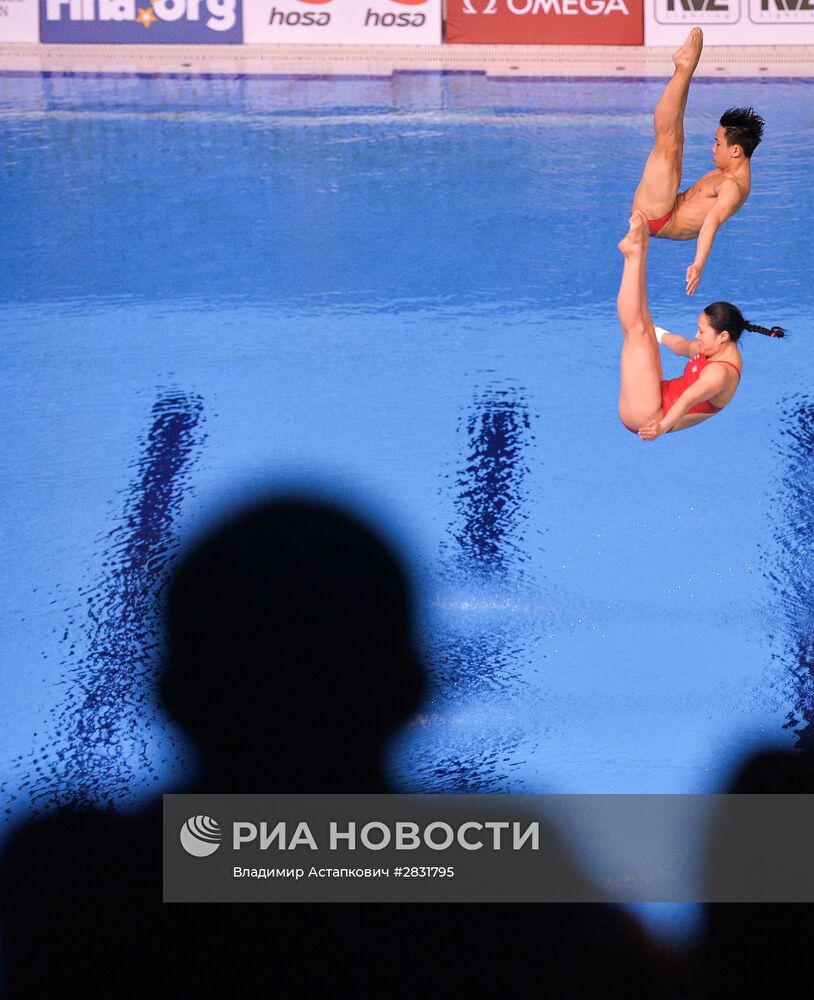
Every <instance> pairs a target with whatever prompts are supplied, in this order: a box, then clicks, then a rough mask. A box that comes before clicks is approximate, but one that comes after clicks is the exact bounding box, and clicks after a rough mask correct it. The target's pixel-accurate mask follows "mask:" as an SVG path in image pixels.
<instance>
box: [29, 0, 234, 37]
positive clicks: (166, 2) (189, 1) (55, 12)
mask: <svg viewBox="0 0 814 1000" xmlns="http://www.w3.org/2000/svg"><path fill="white" fill-rule="evenodd" d="M236 7H237V0H46V4H45V17H46V20H48V21H61V20H62V15H63V10H64V12H65V13H66V14H67V20H70V21H136V22H138V23H139V24H140V25H141V26H142V27H143V28H151V27H152V26H153V24H155V22H156V21H178V20H180V19H181V18H185V19H186V20H187V21H203V22H204V26H205V27H207V28H210V29H211V30H212V31H229V30H230V29H232V28H234V26H235V22H236V21H237V12H236ZM202 8H203V9H202Z"/></svg>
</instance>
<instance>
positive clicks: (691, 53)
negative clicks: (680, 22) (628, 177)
mask: <svg viewBox="0 0 814 1000" xmlns="http://www.w3.org/2000/svg"><path fill="white" fill-rule="evenodd" d="M703 45H704V36H703V34H702V33H701V29H700V28H693V29H692V31H691V32H690V33H689V35H688V36H687V40H686V41H685V42H684V44H683V45H682V46H681V48H680V49H679V50H678V51H677V52H676V53H675V54H674V55H673V62H674V63H675V72H674V73H673V76H672V79H671V80H670V82H669V83H668V84H667V86H666V87H665V88H664V93H663V94H662V95H661V97H660V98H659V101H658V104H656V109H655V111H654V112H653V131H654V133H655V142H654V144H653V149H652V152H651V153H650V156H649V157H648V159H647V163H646V164H645V166H644V170H643V171H642V179H641V180H640V181H639V186H638V188H637V189H636V194H635V195H634V197H633V207H634V208H638V209H640V210H641V211H642V212H644V214H645V215H646V216H647V218H648V219H660V218H662V217H663V216H665V215H667V213H668V212H669V211H671V210H672V208H673V206H674V205H675V200H676V195H677V194H678V189H679V186H680V185H681V161H682V159H683V156H684V111H685V109H686V107H687V96H688V95H689V92H690V83H691V82H692V75H693V73H694V72H695V68H696V66H697V65H698V60H699V59H700V58H701V49H702V48H703Z"/></svg>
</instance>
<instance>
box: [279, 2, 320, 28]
mask: <svg viewBox="0 0 814 1000" xmlns="http://www.w3.org/2000/svg"><path fill="white" fill-rule="evenodd" d="M297 2H298V3H304V4H313V5H314V6H319V7H321V6H323V5H324V4H327V3H331V2H332V0H297ZM268 23H269V25H274V26H276V27H282V26H283V25H286V24H287V25H288V26H289V27H291V28H294V27H300V28H312V27H317V28H324V27H325V26H326V25H328V24H330V23H331V15H330V14H329V13H328V11H327V10H278V9H277V7H276V6H274V5H272V8H271V11H270V12H269V20H268Z"/></svg>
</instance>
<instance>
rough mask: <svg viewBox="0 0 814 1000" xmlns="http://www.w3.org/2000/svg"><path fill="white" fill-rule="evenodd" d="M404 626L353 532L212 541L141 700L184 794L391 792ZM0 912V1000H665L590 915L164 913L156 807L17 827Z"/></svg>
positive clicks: (625, 944) (326, 529)
mask: <svg viewBox="0 0 814 1000" xmlns="http://www.w3.org/2000/svg"><path fill="white" fill-rule="evenodd" d="M413 630H414V625H413V615H412V596H411V592H410V584H409V581H408V579H407V577H406V575H405V573H404V571H403V569H402V568H401V566H400V565H399V563H398V561H397V559H396V558H395V556H394V555H393V554H392V553H391V551H390V550H389V549H388V548H387V546H386V545H385V544H384V543H383V541H382V540H381V539H380V538H379V537H378V535H377V534H376V533H375V532H374V531H373V530H371V529H370V528H369V527H367V526H366V525H364V524H362V523H361V522H360V521H359V520H357V519H356V518H355V517H352V516H349V515H347V514H345V513H342V512H340V511H337V510H335V509H333V508H331V507H328V506H326V505H323V504H319V503H315V502H312V501H302V500H285V499H283V500H272V501H269V502H267V503H264V504H261V505H259V506H257V507H255V508H253V509H251V510H249V511H248V512H246V513H244V514H242V515H241V516H239V517H238V518H236V519H235V520H233V521H231V522H230V523H228V524H226V525H225V526H223V527H222V528H220V529H218V530H216V531H215V532H214V533H213V534H211V535H210V536H209V537H208V538H206V539H205V540H204V541H203V542H202V543H201V544H200V545H199V546H198V547H197V548H196V549H195V550H194V551H193V552H192V553H191V554H190V555H188V556H187V557H186V558H185V559H184V560H183V561H182V563H181V565H180V567H179V569H178V571H177V573H176V575H175V578H174V581H173V583H172V586H171V589H170V595H169V611H168V668H167V671H166V673H165V675H164V678H163V681H162V684H161V695H162V696H163V698H164V700H165V702H166V704H167V707H168V708H169V710H170V712H171V714H172V715H173V716H174V717H175V719H176V721H177V722H178V723H179V724H180V725H181V726H182V727H183V728H184V729H186V730H187V731H188V732H189V733H190V734H191V736H192V737H193V738H194V740H195V741H196V742H197V743H198V746H199V749H200V754H201V762H202V767H201V772H200V777H199V780H198V781H197V782H196V784H195V787H194V788H191V789H185V791H197V792H310V793H316V792H343V793H344V792H386V791H390V790H391V789H390V788H389V787H388V783H387V780H386V776H385V771H384V768H383V760H384V755H385V749H386V746H387V744H388V742H389V740H390V739H391V737H392V735H393V733H394V730H395V729H396V728H397V727H398V726H399V725H401V724H403V723H404V722H405V721H406V720H407V719H408V718H409V717H410V716H411V715H412V714H413V713H415V712H416V711H417V709H418V707H419V704H420V700H421V696H422V691H423V689H424V685H425V671H424V668H423V666H422V664H421V663H420V662H419V660H418V658H417V656H416V654H415V652H414V650H415V645H414V637H413ZM548 836H549V838H550V842H551V843H552V844H554V843H555V842H556V838H554V836H553V834H551V833H550V832H549V833H548ZM558 849H560V850H562V848H561V847H560V848H558ZM563 857H564V859H565V863H566V864H568V865H569V866H570V864H571V863H570V861H568V859H567V855H566V854H565V852H564V851H563ZM577 877H578V876H576V875H575V878H577ZM0 899H1V900H2V903H1V904H0V906H2V941H3V947H4V951H5V976H6V995H7V997H8V998H9V1000H17V998H21V997H38V998H39V997H43V996H48V995H52V996H58V997H60V998H66V997H80V996H81V997H82V998H87V997H105V998H106V1000H113V998H124V997H127V998H129V997H139V998H143V997H145V996H164V995H167V996H170V995H172V996H174V997H178V996H195V995H203V996H212V995H228V996H233V995H237V994H238V993H239V992H242V991H244V990H245V989H247V988H251V987H262V988H263V990H264V992H268V993H270V994H272V993H273V994H276V995H278V996H282V997H295V996H303V997H316V996H322V995H325V994H327V993H329V992H333V991H334V990H335V989H336V988H337V985H338V984H346V985H347V986H349V987H350V988H352V989H354V990H355V991H356V992H357V993H358V994H359V995H361V996H366V997H368V996H369V997H411V998H414V997H415V996H416V995H417V994H426V993H427V992H428V991H429V992H431V993H432V994H433V995H436V996H445V995H451V994H452V993H453V992H454V993H456V994H457V993H464V994H466V993H468V994H470V995H472V996H490V997H491V996H500V995H509V994H513V993H516V994H519V993H520V991H521V990H523V991H525V990H526V989H527V988H528V984H529V982H530V981H531V982H533V983H535V984H537V988H538V989H539V990H540V991H541V992H542V993H544V994H545V995H546V996H547V997H569V998H571V997H580V998H581V997H600V996H602V997H610V996H613V997H616V996H619V997H622V996H624V997H626V998H637V997H659V998H665V997H669V996H673V995H679V994H678V992H677V986H676V983H675V982H674V980H673V977H672V974H670V973H669V972H667V971H665V969H664V968H663V967H661V966H660V965H658V963H657V962H656V960H655V958H654V955H653V952H652V951H651V949H650V948H649V947H648V945H647V943H646V941H645V939H644V937H643V935H642V934H641V932H640V930H639V928H638V926H637V925H636V924H635V922H634V921H633V920H632V919H630V918H628V917H627V916H625V915H624V914H622V913H621V912H620V911H619V910H618V909H616V908H614V907H610V906H601V905H585V904H581V905H556V906H555V905H540V906H537V905H525V906H509V905H479V906H474V905H458V904H455V905H434V906H433V905H426V904H421V905H373V904H360V905H355V906H354V905H350V904H333V905H296V904H292V905H279V904H278V905H251V906H250V905H208V906H203V905H178V904H176V905H171V906H170V905H163V904H162V903H161V820H160V806H159V805H156V806H154V807H153V808H151V809H148V810H147V811H146V812H144V813H142V814H141V815H138V816H129V817H128V816H123V815H117V814H115V813H113V812H110V811H109V812H104V813H102V812H97V811H92V810H74V811H72V812H61V813H55V814H53V815H51V816H50V817H48V818H45V819H42V820H38V821H37V822H35V823H34V824H33V825H31V826H29V827H28V828H25V829H22V830H19V831H18V832H17V833H16V834H15V836H14V837H13V838H12V840H11V842H10V844H9V846H8V850H7V852H6V854H5V857H4V859H3V865H2V870H1V871H0Z"/></svg>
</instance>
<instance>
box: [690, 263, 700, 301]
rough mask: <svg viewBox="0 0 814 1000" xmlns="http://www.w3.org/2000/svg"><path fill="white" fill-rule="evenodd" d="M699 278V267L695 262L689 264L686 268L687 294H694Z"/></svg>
mask: <svg viewBox="0 0 814 1000" xmlns="http://www.w3.org/2000/svg"><path fill="white" fill-rule="evenodd" d="M700 280H701V268H700V267H699V266H698V265H697V264H690V266H689V267H688V268H687V295H694V294H695V289H696V288H698V282H699V281H700Z"/></svg>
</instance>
